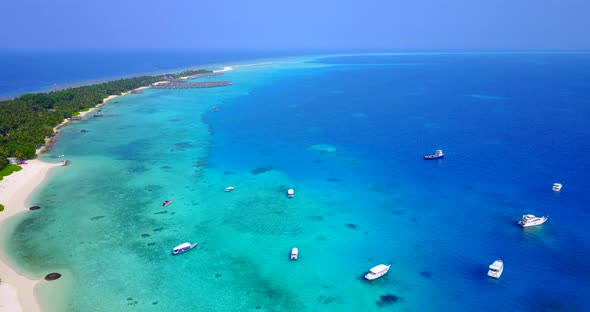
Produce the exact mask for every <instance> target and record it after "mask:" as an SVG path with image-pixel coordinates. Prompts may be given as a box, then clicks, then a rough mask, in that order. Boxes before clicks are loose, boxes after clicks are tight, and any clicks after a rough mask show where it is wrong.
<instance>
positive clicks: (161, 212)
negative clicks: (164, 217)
mask: <svg viewBox="0 0 590 312" xmlns="http://www.w3.org/2000/svg"><path fill="white" fill-rule="evenodd" d="M165 213H168V210H162V211H158V212H154V214H165Z"/></svg>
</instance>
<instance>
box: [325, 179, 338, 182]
mask: <svg viewBox="0 0 590 312" xmlns="http://www.w3.org/2000/svg"><path fill="white" fill-rule="evenodd" d="M326 181H328V182H342V180H340V179H338V178H327V179H326Z"/></svg>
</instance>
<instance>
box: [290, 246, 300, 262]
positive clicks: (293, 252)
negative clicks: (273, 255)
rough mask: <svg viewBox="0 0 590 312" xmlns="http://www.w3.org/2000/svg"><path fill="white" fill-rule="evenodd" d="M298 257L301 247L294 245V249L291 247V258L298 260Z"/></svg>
mask: <svg viewBox="0 0 590 312" xmlns="http://www.w3.org/2000/svg"><path fill="white" fill-rule="evenodd" d="M297 257H299V249H297V247H293V249H291V260H297Z"/></svg>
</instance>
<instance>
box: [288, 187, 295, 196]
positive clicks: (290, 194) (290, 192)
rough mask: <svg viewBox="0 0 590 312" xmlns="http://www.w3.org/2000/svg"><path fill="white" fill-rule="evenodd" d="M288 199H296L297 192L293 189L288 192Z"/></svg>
mask: <svg viewBox="0 0 590 312" xmlns="http://www.w3.org/2000/svg"><path fill="white" fill-rule="evenodd" d="M287 197H289V198H293V197H295V190H293V189H289V190H288V191H287Z"/></svg>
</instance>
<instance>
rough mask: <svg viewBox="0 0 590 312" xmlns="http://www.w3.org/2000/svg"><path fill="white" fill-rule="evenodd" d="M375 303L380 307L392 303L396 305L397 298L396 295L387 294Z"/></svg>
mask: <svg viewBox="0 0 590 312" xmlns="http://www.w3.org/2000/svg"><path fill="white" fill-rule="evenodd" d="M379 299H381V300H378V301H376V302H375V303H376V304H377V306H379V307H382V306H385V305H390V304H393V303H396V302H397V301H398V300H399V297H398V296H396V295H392V294H387V295H383V296H381V297H380V298H379Z"/></svg>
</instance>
